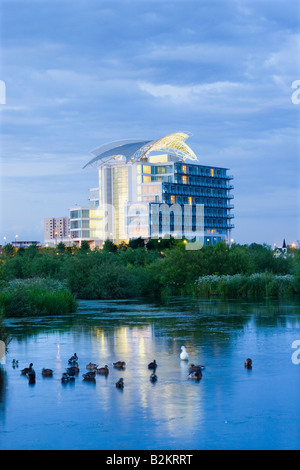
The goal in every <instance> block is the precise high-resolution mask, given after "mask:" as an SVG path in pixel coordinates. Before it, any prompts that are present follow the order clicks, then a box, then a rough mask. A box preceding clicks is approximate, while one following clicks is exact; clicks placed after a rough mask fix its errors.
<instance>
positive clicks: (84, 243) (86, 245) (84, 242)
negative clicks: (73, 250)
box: [80, 240, 91, 252]
mask: <svg viewBox="0 0 300 470" xmlns="http://www.w3.org/2000/svg"><path fill="white" fill-rule="evenodd" d="M80 250H81V251H84V252H87V251H90V250H91V249H90V244H89V242H88V241H87V240H82V242H81V246H80Z"/></svg>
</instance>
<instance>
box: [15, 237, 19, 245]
mask: <svg viewBox="0 0 300 470" xmlns="http://www.w3.org/2000/svg"><path fill="white" fill-rule="evenodd" d="M18 236H19V235H15V248H17V238H18Z"/></svg>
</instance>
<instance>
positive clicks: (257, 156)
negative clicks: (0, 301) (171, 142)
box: [0, 0, 300, 245]
mask: <svg viewBox="0 0 300 470" xmlns="http://www.w3.org/2000/svg"><path fill="white" fill-rule="evenodd" d="M0 13H1V24H0V27H1V32H0V45H1V57H0V65H1V73H0V80H2V82H4V83H5V86H6V103H5V104H0V116H1V118H0V119H1V164H0V170H1V179H0V184H1V193H0V209H1V219H0V244H1V243H3V237H4V236H6V237H7V241H13V240H14V236H15V234H18V237H19V240H39V241H43V219H44V217H61V216H64V215H68V210H69V208H70V207H72V206H74V205H75V204H78V205H81V204H83V205H84V204H87V202H88V200H87V198H88V190H89V188H91V187H96V186H97V184H98V183H97V171H96V170H95V169H85V170H83V169H82V168H83V166H84V165H85V164H86V163H87V162H88V161H89V160H90V158H91V157H92V156H91V154H90V152H91V151H92V150H93V149H94V148H96V147H99V146H100V145H102V144H105V143H107V142H110V141H113V140H121V139H131V138H137V139H146V140H148V139H150V140H151V139H157V138H159V137H162V136H164V135H166V134H170V133H173V132H177V131H188V132H190V133H191V134H192V136H191V137H190V138H189V139H188V140H187V143H188V145H189V146H190V147H191V148H192V149H193V150H194V152H195V153H196V154H197V156H198V158H199V163H200V164H203V165H212V166H221V167H226V168H229V169H230V170H229V173H230V174H233V175H234V181H233V183H234V197H235V199H234V204H235V209H234V214H235V219H234V223H235V229H234V230H233V233H232V236H233V238H234V239H235V240H236V242H238V243H251V242H253V241H255V242H257V243H268V244H270V245H272V244H273V243H276V244H278V245H281V243H282V240H283V238H285V239H286V241H287V243H291V242H294V241H297V239H299V238H300V235H299V191H298V188H299V111H300V104H296V103H293V100H292V94H293V92H295V90H294V89H293V88H292V83H293V82H294V81H296V80H300V34H299V23H300V22H299V15H300V2H299V0H286V1H282V0H280V1H276V0H272V1H271V0H219V1H215V0H159V1H158V0H109V1H108V0H105V1H104V0H72V1H71V0H59V1H55V0H35V1H33V0H19V1H16V0H1V1H0ZM299 83H300V82H299ZM296 101H297V100H296ZM298 101H299V100H298Z"/></svg>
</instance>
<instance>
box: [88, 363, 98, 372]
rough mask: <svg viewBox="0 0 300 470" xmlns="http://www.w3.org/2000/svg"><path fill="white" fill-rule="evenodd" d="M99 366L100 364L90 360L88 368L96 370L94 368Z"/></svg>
mask: <svg viewBox="0 0 300 470" xmlns="http://www.w3.org/2000/svg"><path fill="white" fill-rule="evenodd" d="M97 367H98V364H93V363H92V362H90V363H89V364H87V366H86V368H87V369H88V370H94V369H97Z"/></svg>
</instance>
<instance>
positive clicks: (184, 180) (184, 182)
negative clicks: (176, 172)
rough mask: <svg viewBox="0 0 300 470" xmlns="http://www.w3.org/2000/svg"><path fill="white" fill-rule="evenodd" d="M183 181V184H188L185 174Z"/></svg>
mask: <svg viewBox="0 0 300 470" xmlns="http://www.w3.org/2000/svg"><path fill="white" fill-rule="evenodd" d="M182 183H183V184H187V177H186V176H183V177H182Z"/></svg>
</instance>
